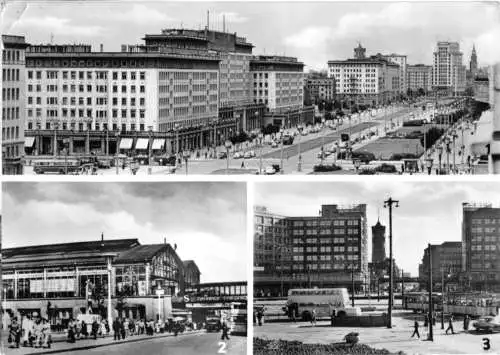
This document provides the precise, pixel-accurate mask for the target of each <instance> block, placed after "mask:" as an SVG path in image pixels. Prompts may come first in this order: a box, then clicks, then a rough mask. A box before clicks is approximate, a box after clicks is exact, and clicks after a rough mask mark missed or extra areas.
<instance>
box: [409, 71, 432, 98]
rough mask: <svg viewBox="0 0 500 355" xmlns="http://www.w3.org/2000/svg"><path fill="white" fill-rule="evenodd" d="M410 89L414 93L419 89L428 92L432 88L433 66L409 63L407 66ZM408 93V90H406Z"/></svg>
mask: <svg viewBox="0 0 500 355" xmlns="http://www.w3.org/2000/svg"><path fill="white" fill-rule="evenodd" d="M406 82H407V88H408V90H411V92H412V93H413V94H417V93H418V92H419V91H422V90H423V92H424V93H428V92H430V91H431V90H432V66H431V65H424V64H415V65H408V67H407V68H406ZM405 93H406V92H405Z"/></svg>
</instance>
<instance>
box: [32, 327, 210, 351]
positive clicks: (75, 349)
mask: <svg viewBox="0 0 500 355" xmlns="http://www.w3.org/2000/svg"><path fill="white" fill-rule="evenodd" d="M198 333H201V331H200V332H189V333H179V334H178V335H177V336H185V335H190V334H198ZM169 337H175V335H173V334H165V335H159V336H156V337H155V336H153V337H147V338H139V339H130V340H125V341H121V342H117V343H106V344H93V345H85V346H79V347H74V348H68V349H58V350H57V349H54V350H47V351H42V352H32V353H26V354H25V355H40V354H59V353H65V352H71V351H79V350H90V349H95V348H102V347H105V346H112V345H121V344H127V343H138V342H140V341H146V340H151V339H162V338H169Z"/></svg>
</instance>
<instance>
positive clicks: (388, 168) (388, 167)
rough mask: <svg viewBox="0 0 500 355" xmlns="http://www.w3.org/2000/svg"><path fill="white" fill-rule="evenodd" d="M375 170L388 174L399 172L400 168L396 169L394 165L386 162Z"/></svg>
mask: <svg viewBox="0 0 500 355" xmlns="http://www.w3.org/2000/svg"><path fill="white" fill-rule="evenodd" d="M375 170H376V171H378V172H380V173H387V174H393V173H397V172H398V169H396V167H395V166H394V165H392V164H386V163H384V164H382V165H380V166H378V167H377V168H376V169H375Z"/></svg>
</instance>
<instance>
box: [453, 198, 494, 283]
mask: <svg viewBox="0 0 500 355" xmlns="http://www.w3.org/2000/svg"><path fill="white" fill-rule="evenodd" d="M462 213H463V215H462V271H463V273H464V275H463V276H464V282H465V284H466V285H467V287H470V288H471V289H472V290H493V291H497V292H498V291H499V290H500V208H494V207H493V206H492V205H491V204H487V203H482V204H481V203H463V204H462Z"/></svg>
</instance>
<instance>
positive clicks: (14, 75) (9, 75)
mask: <svg viewBox="0 0 500 355" xmlns="http://www.w3.org/2000/svg"><path fill="white" fill-rule="evenodd" d="M19 73H20V70H19V69H2V75H3V76H2V81H19Z"/></svg>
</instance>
